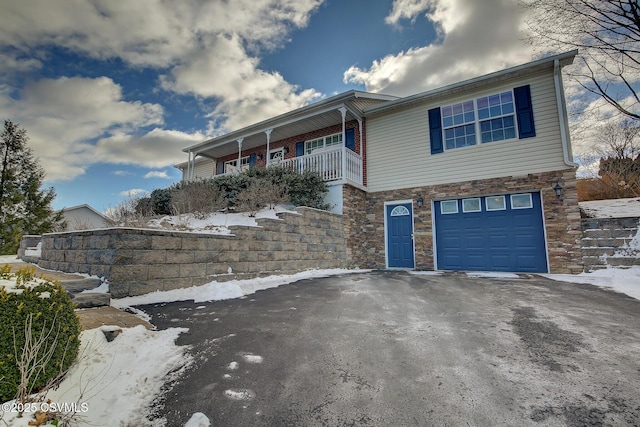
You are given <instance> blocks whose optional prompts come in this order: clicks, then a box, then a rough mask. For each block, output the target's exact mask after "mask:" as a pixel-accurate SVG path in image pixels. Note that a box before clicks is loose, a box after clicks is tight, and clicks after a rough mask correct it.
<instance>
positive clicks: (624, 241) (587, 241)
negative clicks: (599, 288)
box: [582, 218, 640, 272]
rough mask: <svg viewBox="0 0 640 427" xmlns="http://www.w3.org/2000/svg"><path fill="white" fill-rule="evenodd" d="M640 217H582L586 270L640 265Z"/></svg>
mask: <svg viewBox="0 0 640 427" xmlns="http://www.w3.org/2000/svg"><path fill="white" fill-rule="evenodd" d="M639 224H640V218H597V219H596V218H585V219H583V220H582V229H583V231H582V261H583V263H584V271H586V272H589V271H593V270H598V269H603V268H608V267H623V268H624V267H632V266H634V265H640V247H639V245H638V240H640V236H638V228H639Z"/></svg>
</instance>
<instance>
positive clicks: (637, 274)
mask: <svg viewBox="0 0 640 427" xmlns="http://www.w3.org/2000/svg"><path fill="white" fill-rule="evenodd" d="M541 276H544V277H548V278H549V279H553V280H559V281H562V282H570V283H586V284H590V285H595V286H599V287H602V288H607V289H611V290H614V291H616V292H620V293H623V294H626V295H628V296H630V297H632V298H635V299H638V300H640V266H635V267H631V268H627V269H623V268H612V267H611V268H607V269H603V270H596V271H593V272H591V273H580V274H541Z"/></svg>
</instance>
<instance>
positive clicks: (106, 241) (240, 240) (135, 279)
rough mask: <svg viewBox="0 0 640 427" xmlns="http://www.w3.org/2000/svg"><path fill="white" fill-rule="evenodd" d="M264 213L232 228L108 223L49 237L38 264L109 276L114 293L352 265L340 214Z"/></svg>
mask: <svg viewBox="0 0 640 427" xmlns="http://www.w3.org/2000/svg"><path fill="white" fill-rule="evenodd" d="M278 216H279V218H280V219H270V218H259V219H257V220H256V221H257V223H258V225H259V227H249V226H231V227H229V228H230V230H231V232H232V233H233V235H216V234H198V233H190V232H172V231H161V230H150V229H131V228H108V229H100V230H87V231H76V232H65V233H54V234H45V235H43V236H42V255H41V258H40V261H39V262H38V265H39V266H40V267H42V268H45V269H51V270H58V271H65V272H74V273H86V274H90V275H97V276H101V277H104V278H106V279H107V280H109V284H110V292H111V295H112V296H113V297H115V298H120V297H124V296H132V295H141V294H145V293H149V292H153V291H156V290H170V289H176V288H185V287H190V286H197V285H202V284H204V283H208V282H210V281H212V280H218V281H223V280H230V279H242V278H253V277H258V276H262V275H268V274H274V273H296V272H300V271H304V270H308V269H313V268H321V269H326V268H343V267H345V266H346V259H347V255H346V245H345V238H344V231H343V230H344V228H343V218H342V216H341V215H336V214H332V213H330V212H325V211H320V210H316V209H311V208H298V213H288V212H284V213H280V214H278Z"/></svg>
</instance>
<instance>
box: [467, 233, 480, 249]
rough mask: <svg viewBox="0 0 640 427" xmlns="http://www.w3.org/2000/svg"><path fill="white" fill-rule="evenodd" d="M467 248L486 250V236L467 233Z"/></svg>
mask: <svg viewBox="0 0 640 427" xmlns="http://www.w3.org/2000/svg"><path fill="white" fill-rule="evenodd" d="M465 241H466V249H467V250H468V251H473V250H480V251H482V250H484V237H483V236H478V235H467V237H466V239H465Z"/></svg>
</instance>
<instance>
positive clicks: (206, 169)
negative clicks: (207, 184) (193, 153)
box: [195, 159, 216, 178]
mask: <svg viewBox="0 0 640 427" xmlns="http://www.w3.org/2000/svg"><path fill="white" fill-rule="evenodd" d="M215 167H216V162H215V161H214V160H209V159H207V160H205V161H204V162H201V163H196V168H195V173H196V174H195V175H196V178H211V177H212V176H213V171H214V170H215Z"/></svg>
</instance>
